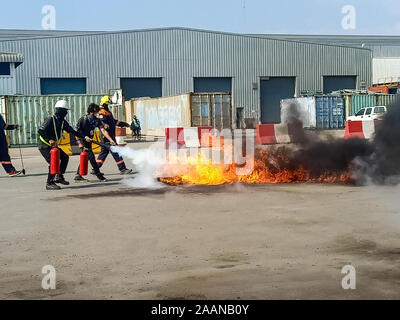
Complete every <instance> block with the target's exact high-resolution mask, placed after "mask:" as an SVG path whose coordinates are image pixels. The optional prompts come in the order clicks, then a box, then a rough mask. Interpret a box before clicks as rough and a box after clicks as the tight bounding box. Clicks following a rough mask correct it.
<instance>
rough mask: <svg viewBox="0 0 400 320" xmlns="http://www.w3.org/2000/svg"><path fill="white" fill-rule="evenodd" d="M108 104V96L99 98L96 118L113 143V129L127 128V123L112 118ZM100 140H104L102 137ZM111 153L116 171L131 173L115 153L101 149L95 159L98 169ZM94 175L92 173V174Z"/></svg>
mask: <svg viewBox="0 0 400 320" xmlns="http://www.w3.org/2000/svg"><path fill="white" fill-rule="evenodd" d="M109 103H110V97H109V96H104V97H102V98H101V101H100V111H99V113H98V117H99V119H100V120H101V122H102V123H103V125H104V129H106V131H107V133H108V134H109V135H110V137H111V138H112V139H113V140H114V141H115V140H116V139H115V129H116V127H117V126H120V127H129V123H126V122H123V121H119V120H117V119H115V118H114V116H113V114H112V112H111V111H110V109H109V108H108V104H109ZM102 140H104V135H102ZM110 152H111V155H112V156H113V158H114V160H115V162H116V163H117V166H118V169H119V171H120V173H121V174H130V173H132V169H127V168H126V165H125V162H124V159H123V158H122V157H121V156H120V155H119V154H118V153H115V152H112V151H111V150H109V149H107V148H105V147H101V151H100V154H99V156H98V157H97V165H98V166H99V168H100V167H101V166H102V165H103V163H104V161H106V158H107V156H108V154H109V153H110ZM92 174H94V172H92Z"/></svg>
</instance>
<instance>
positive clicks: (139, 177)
mask: <svg viewBox="0 0 400 320" xmlns="http://www.w3.org/2000/svg"><path fill="white" fill-rule="evenodd" d="M111 150H112V151H113V152H117V153H118V154H119V155H120V156H122V157H124V158H125V159H128V160H130V162H131V163H132V164H133V165H134V170H136V171H138V173H137V174H136V175H134V176H132V177H128V176H127V177H126V178H125V179H124V180H123V182H124V183H125V184H126V185H128V186H130V187H134V188H146V189H158V188H162V186H163V185H162V184H161V183H160V182H159V181H158V180H157V172H158V171H159V170H161V169H162V167H163V165H164V164H165V150H164V144H163V143H154V144H152V145H151V146H150V147H149V148H145V149H132V148H130V147H127V146H126V147H117V146H114V147H111Z"/></svg>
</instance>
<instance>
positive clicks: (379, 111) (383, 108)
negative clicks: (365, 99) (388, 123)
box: [374, 107, 385, 114]
mask: <svg viewBox="0 0 400 320" xmlns="http://www.w3.org/2000/svg"><path fill="white" fill-rule="evenodd" d="M374 113H375V114H381V113H385V107H375V109H374Z"/></svg>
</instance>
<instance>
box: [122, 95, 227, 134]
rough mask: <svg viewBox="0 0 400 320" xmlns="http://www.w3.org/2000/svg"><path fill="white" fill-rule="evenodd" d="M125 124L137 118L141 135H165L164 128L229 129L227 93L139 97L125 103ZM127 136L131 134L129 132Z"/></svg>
mask: <svg viewBox="0 0 400 320" xmlns="http://www.w3.org/2000/svg"><path fill="white" fill-rule="evenodd" d="M124 110H125V114H126V121H128V122H130V121H132V118H133V115H136V116H137V117H138V119H139V121H140V123H141V127H142V134H143V135H150V136H164V135H165V131H164V129H165V128H174V127H175V128H176V127H184V128H187V127H198V126H212V127H214V128H216V129H218V130H221V129H223V128H232V121H233V117H232V95H231V94H230V93H187V94H183V95H177V96H171V97H161V98H138V99H132V100H130V101H126V102H125V108H124ZM128 134H131V132H130V130H128Z"/></svg>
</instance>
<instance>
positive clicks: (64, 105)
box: [55, 100, 69, 110]
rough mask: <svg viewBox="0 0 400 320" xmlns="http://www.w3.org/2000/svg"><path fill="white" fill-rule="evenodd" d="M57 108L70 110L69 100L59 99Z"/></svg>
mask: <svg viewBox="0 0 400 320" xmlns="http://www.w3.org/2000/svg"><path fill="white" fill-rule="evenodd" d="M55 108H60V109H66V110H69V105H68V102H67V101H65V100H58V101H57V103H56V106H55Z"/></svg>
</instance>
